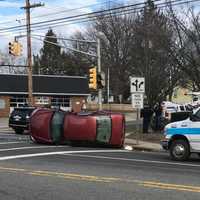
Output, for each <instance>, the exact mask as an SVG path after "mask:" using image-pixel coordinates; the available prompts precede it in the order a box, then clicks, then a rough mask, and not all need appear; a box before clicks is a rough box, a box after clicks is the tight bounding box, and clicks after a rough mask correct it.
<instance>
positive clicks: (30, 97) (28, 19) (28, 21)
mask: <svg viewBox="0 0 200 200" xmlns="http://www.w3.org/2000/svg"><path fill="white" fill-rule="evenodd" d="M41 6H44V4H41V3H38V4H30V0H26V6H25V7H22V8H23V9H25V10H26V29H27V64H28V103H29V105H30V106H33V103H34V102H33V80H32V73H33V72H32V71H33V69H32V51H31V16H30V9H31V8H36V7H41Z"/></svg>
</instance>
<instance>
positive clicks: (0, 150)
mask: <svg viewBox="0 0 200 200" xmlns="http://www.w3.org/2000/svg"><path fill="white" fill-rule="evenodd" d="M57 147H58V148H61V147H69V146H66V145H65V146H64V145H58V146H47V145H44V146H28V147H13V148H9V149H0V152H2V151H15V150H24V149H43V148H44V149H46V148H57Z"/></svg>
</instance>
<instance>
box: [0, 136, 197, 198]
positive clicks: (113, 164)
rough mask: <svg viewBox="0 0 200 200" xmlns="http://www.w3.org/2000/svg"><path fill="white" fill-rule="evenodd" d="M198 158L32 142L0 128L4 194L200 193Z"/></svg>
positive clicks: (161, 195)
mask: <svg viewBox="0 0 200 200" xmlns="http://www.w3.org/2000/svg"><path fill="white" fill-rule="evenodd" d="M199 177H200V159H199V158H198V157H197V156H196V155H194V156H193V157H192V158H191V159H190V160H189V161H188V162H173V161H171V160H170V159H169V157H168V154H166V153H165V152H156V153H155V152H138V151H126V150H120V149H106V148H91V147H71V146H67V145H65V146H53V145H41V144H34V143H32V142H31V141H30V140H29V137H28V136H20V135H14V134H3V133H0V180H1V181H0V199H2V200H36V199H37V200H66V199H67V200H79V199H81V200H94V199H95V200H107V199H109V200H112V199H113V200H118V199H120V200H131V199H139V200H140V199H141V200H145V199H146V200H158V199H159V200H160V199H161V198H162V199H166V200H168V199H171V200H173V199H177V200H180V199H181V200H184V199H187V200H189V199H191V200H195V199H199V198H200V180H199Z"/></svg>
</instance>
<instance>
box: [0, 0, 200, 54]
mask: <svg viewBox="0 0 200 200" xmlns="http://www.w3.org/2000/svg"><path fill="white" fill-rule="evenodd" d="M144 1H145V0H110V1H109V0H30V3H32V4H33V3H39V2H41V3H44V4H45V6H44V7H41V8H35V9H32V11H31V17H32V22H39V21H46V20H49V19H55V18H60V17H67V16H72V15H76V14H83V13H88V12H91V11H93V10H99V9H100V8H101V7H102V6H103V5H105V4H107V5H109V4H120V3H124V4H128V3H131V4H134V3H137V2H144ZM162 1H164V0H162ZM24 5H25V0H4V1H2V0H0V29H1V28H9V27H13V26H19V25H23V24H25V20H24V18H25V11H24V10H23V9H20V8H21V7H23V6H24ZM196 5H197V4H196ZM198 5H200V3H199V4H198ZM75 8H76V9H75ZM77 8H81V9H77ZM72 9H74V10H72ZM64 10H65V12H63V11H64ZM70 10H71V11H70ZM66 11H67V12H66ZM55 12H56V13H57V14H54V15H52V13H55ZM47 14H48V15H47ZM49 14H51V15H49ZM44 15H46V16H44ZM53 30H54V32H56V34H57V35H63V36H68V34H69V33H72V34H73V33H74V32H75V31H77V30H81V27H80V25H79V24H72V25H65V26H61V27H56V28H53ZM46 31H47V30H37V31H36V32H35V33H36V34H40V35H45V33H46ZM23 34H26V32H25V30H24V31H18V32H16V31H15V32H13V31H7V32H5V33H1V31H0V39H1V45H0V51H5V49H7V46H8V42H10V41H12V40H13V39H14V36H16V35H23ZM21 42H22V43H23V44H24V46H25V42H26V41H25V39H23V38H22V39H21ZM32 43H33V51H35V52H37V51H38V50H39V48H40V47H41V45H42V42H41V41H36V40H34V39H32Z"/></svg>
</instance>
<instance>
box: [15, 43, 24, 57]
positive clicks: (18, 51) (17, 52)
mask: <svg viewBox="0 0 200 200" xmlns="http://www.w3.org/2000/svg"><path fill="white" fill-rule="evenodd" d="M22 48H23V47H22V45H21V44H20V43H19V42H14V49H15V56H21V55H22Z"/></svg>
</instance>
